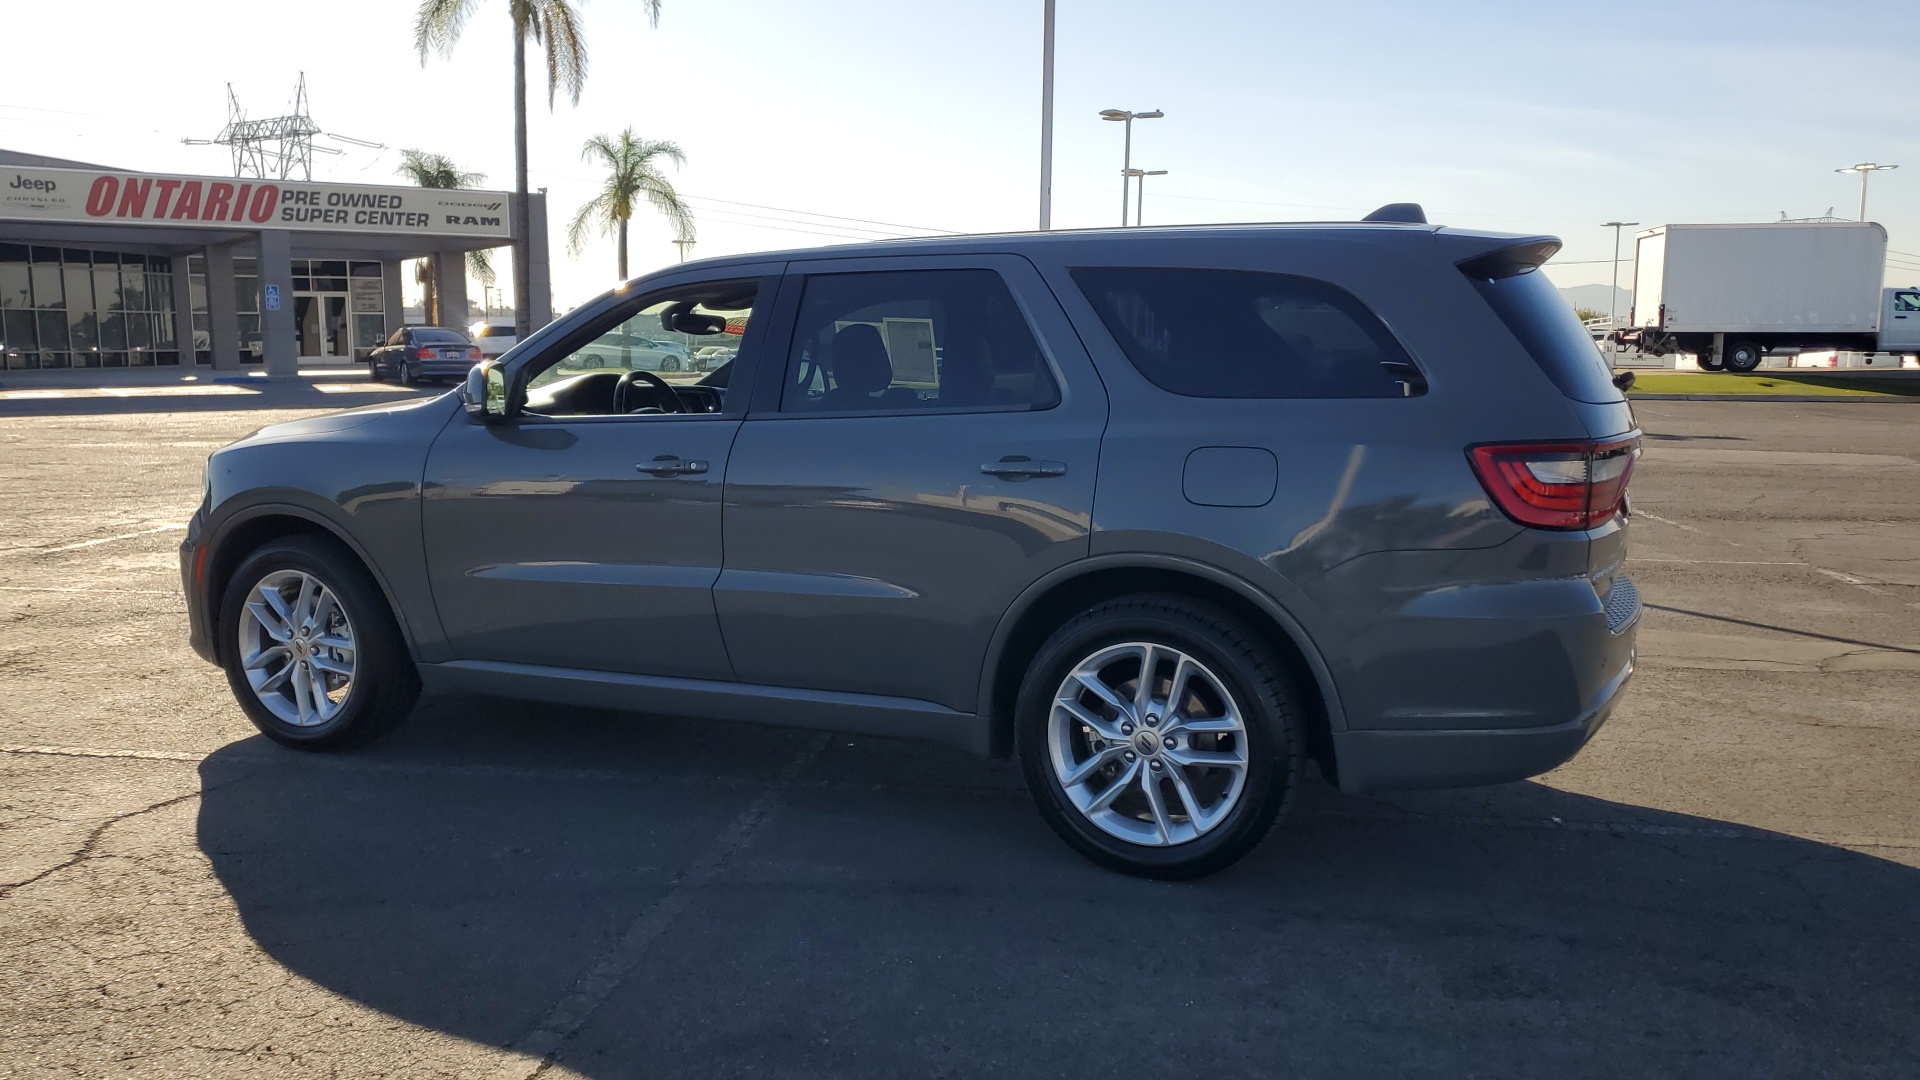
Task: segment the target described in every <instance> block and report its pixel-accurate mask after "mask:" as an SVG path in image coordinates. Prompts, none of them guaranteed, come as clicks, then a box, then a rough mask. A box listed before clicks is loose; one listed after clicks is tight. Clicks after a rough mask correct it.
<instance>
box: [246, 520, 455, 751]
mask: <svg viewBox="0 0 1920 1080" xmlns="http://www.w3.org/2000/svg"><path fill="white" fill-rule="evenodd" d="M289 570H293V571H299V572H301V573H305V574H309V575H312V576H313V577H314V578H316V579H318V580H319V582H320V583H321V584H323V585H325V586H326V588H327V589H328V590H329V591H330V592H332V593H333V595H334V597H335V598H336V600H337V601H338V603H339V606H340V609H341V610H342V611H343V612H344V613H345V616H346V619H347V621H348V622H350V623H351V624H352V627H353V634H354V642H355V645H356V646H357V647H356V648H355V649H354V669H355V670H354V672H353V681H352V684H351V688H350V689H349V691H348V693H347V696H346V698H345V699H344V700H343V702H342V704H341V707H340V710H339V712H338V713H337V714H336V715H335V716H334V717H333V718H331V719H329V720H326V721H324V722H322V723H318V724H314V725H311V726H305V727H303V726H299V725H297V724H294V723H290V722H288V721H286V720H284V719H282V718H281V717H279V716H276V715H275V714H274V712H273V710H271V709H270V708H268V707H267V706H266V705H265V704H264V703H262V701H261V700H260V695H259V694H258V693H257V692H256V691H255V690H254V688H253V686H252V685H251V684H250V683H249V682H248V680H247V674H246V671H245V670H244V668H243V666H242V657H241V655H240V653H241V646H240V641H239V633H240V629H239V628H240V624H241V616H242V613H243V612H244V611H245V609H246V605H247V602H248V599H249V598H250V597H251V596H252V595H253V592H254V589H255V587H256V586H257V585H259V584H260V582H261V581H262V580H263V579H265V578H267V576H268V575H270V574H273V573H276V572H280V571H289ZM217 633H218V634H219V637H218V638H217V639H216V644H217V646H218V647H219V649H220V654H219V655H220V656H221V658H222V661H223V663H222V666H223V667H224V668H225V669H226V672H227V685H228V686H229V687H230V688H231V689H232V690H233V696H234V698H235V699H236V700H237V701H239V702H240V707H241V708H242V709H243V710H245V711H246V714H247V718H248V719H249V720H251V721H253V725H254V726H255V727H257V728H259V729H260V733H261V734H263V735H265V736H266V737H267V738H269V739H272V740H273V741H275V742H277V743H280V744H281V745H283V746H291V747H295V748H297V749H301V750H340V749H346V748H349V747H354V746H362V745H365V744H367V743H369V742H372V741H373V740H375V739H377V738H379V737H380V736H382V735H384V734H386V733H387V732H389V731H391V730H393V729H394V728H395V727H396V726H398V725H399V724H400V722H401V721H402V720H405V719H406V718H407V715H408V714H409V713H411V712H412V711H413V704H414V702H415V701H416V700H418V699H419V696H420V676H419V673H418V672H417V671H416V670H415V669H414V666H413V659H412V657H411V656H410V655H409V654H408V652H407V646H406V642H405V640H404V639H403V638H402V636H401V633H400V627H399V624H398V623H396V622H395V621H394V617H393V612H392V611H391V610H390V609H389V608H388V607H387V601H386V597H385V596H384V595H382V594H381V592H380V588H379V586H378V585H376V584H374V581H373V579H372V577H371V576H369V575H368V573H367V571H366V570H365V568H363V567H362V566H361V565H360V562H359V560H357V559H355V558H354V557H353V555H352V553H350V552H348V551H347V550H346V549H345V548H344V547H342V546H341V545H340V543H339V542H338V541H335V540H332V539H329V538H324V537H318V536H311V535H307V536H289V537H285V538H282V539H279V540H273V541H269V542H268V543H267V544H266V545H264V546H262V547H261V548H259V549H258V550H256V551H254V552H253V553H252V554H250V555H248V556H247V557H246V558H245V559H244V560H242V561H241V563H240V565H239V566H238V567H236V568H235V569H234V571H233V575H232V576H231V577H230V578H229V579H228V580H227V587H226V593H225V595H224V596H223V597H222V599H221V604H220V622H219V629H218V631H217ZM271 693H273V692H272V691H269V694H271ZM282 696H283V699H284V698H286V697H289V696H290V695H285V694H284V693H283V695H282Z"/></svg>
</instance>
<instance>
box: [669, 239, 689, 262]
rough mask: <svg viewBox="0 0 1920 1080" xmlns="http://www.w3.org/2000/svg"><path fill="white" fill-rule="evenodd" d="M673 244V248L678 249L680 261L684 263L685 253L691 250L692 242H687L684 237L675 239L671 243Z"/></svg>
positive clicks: (685, 259)
mask: <svg viewBox="0 0 1920 1080" xmlns="http://www.w3.org/2000/svg"><path fill="white" fill-rule="evenodd" d="M673 244H674V246H675V247H677V248H679V249H680V261H681V262H686V261H687V252H689V251H692V250H693V241H691V240H688V239H686V238H685V237H676V238H675V239H674V241H673Z"/></svg>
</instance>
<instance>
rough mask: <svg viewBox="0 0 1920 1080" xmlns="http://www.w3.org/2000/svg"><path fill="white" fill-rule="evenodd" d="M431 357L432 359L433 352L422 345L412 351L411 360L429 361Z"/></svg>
mask: <svg viewBox="0 0 1920 1080" xmlns="http://www.w3.org/2000/svg"><path fill="white" fill-rule="evenodd" d="M433 357H434V351H433V350H432V349H429V348H427V347H426V346H425V345H422V346H420V347H419V348H417V349H415V350H413V358H414V359H415V360H431V359H433Z"/></svg>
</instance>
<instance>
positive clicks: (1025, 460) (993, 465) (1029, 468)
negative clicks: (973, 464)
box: [980, 454, 1067, 480]
mask: <svg viewBox="0 0 1920 1080" xmlns="http://www.w3.org/2000/svg"><path fill="white" fill-rule="evenodd" d="M980 471H981V472H983V473H986V474H987V475H988V476H997V477H999V478H1000V479H1002V480H1025V479H1027V478H1029V477H1040V476H1065V475H1067V463H1066V462H1064V461H1035V460H1033V459H1032V458H1030V457H1026V456H1024V455H1021V454H1009V455H1008V456H1006V457H1003V458H1001V459H1000V460H999V461H990V462H988V463H987V464H985V465H982V466H980Z"/></svg>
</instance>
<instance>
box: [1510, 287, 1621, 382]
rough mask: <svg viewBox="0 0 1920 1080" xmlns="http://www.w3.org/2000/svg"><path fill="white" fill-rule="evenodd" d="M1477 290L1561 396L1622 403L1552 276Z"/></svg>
mask: <svg viewBox="0 0 1920 1080" xmlns="http://www.w3.org/2000/svg"><path fill="white" fill-rule="evenodd" d="M1473 284H1474V287H1475V288H1477V289H1479V290H1480V295H1481V296H1484V297H1486V298H1487V303H1488V304H1490V305H1492V307H1493V310H1494V311H1495V312H1496V313H1497V314H1499V316H1500V320H1501V321H1502V322H1504V323H1506V324H1507V329H1509V330H1511V331H1513V336H1514V337H1516V338H1518V339H1519V340H1520V344H1521V345H1522V346H1524V347H1525V348H1526V350H1527V353H1528V354H1529V355H1531V356H1532V357H1533V360H1534V363H1536V364H1539V365H1540V370H1542V371H1544V372H1546V373H1547V377H1548V378H1550V379H1552V380H1553V385H1555V386H1557V387H1559V388H1560V392H1561V393H1563V394H1565V395H1567V396H1568V397H1570V398H1572V399H1574V400H1575V401H1593V402H1604V401H1620V400H1622V397H1621V394H1620V388H1619V387H1617V386H1615V385H1613V373H1612V372H1611V371H1610V370H1608V368H1607V362H1606V361H1605V360H1604V359H1602V358H1601V356H1600V349H1599V347H1598V346H1596V345H1595V344H1594V342H1593V338H1592V337H1591V336H1589V335H1588V333H1587V330H1586V328H1585V327H1583V326H1581V325H1580V320H1579V318H1577V317H1576V316H1575V315H1574V314H1573V309H1572V308H1571V307H1568V306H1567V301H1566V300H1565V298H1563V297H1562V296H1561V295H1560V291H1559V290H1558V289H1555V288H1554V287H1553V282H1551V281H1548V280H1547V275H1545V274H1543V273H1540V272H1539V271H1538V270H1529V271H1527V272H1526V273H1522V274H1515V275H1514V276H1512V277H1503V278H1493V279H1491V280H1489V279H1486V278H1476V279H1474V282H1473Z"/></svg>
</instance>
